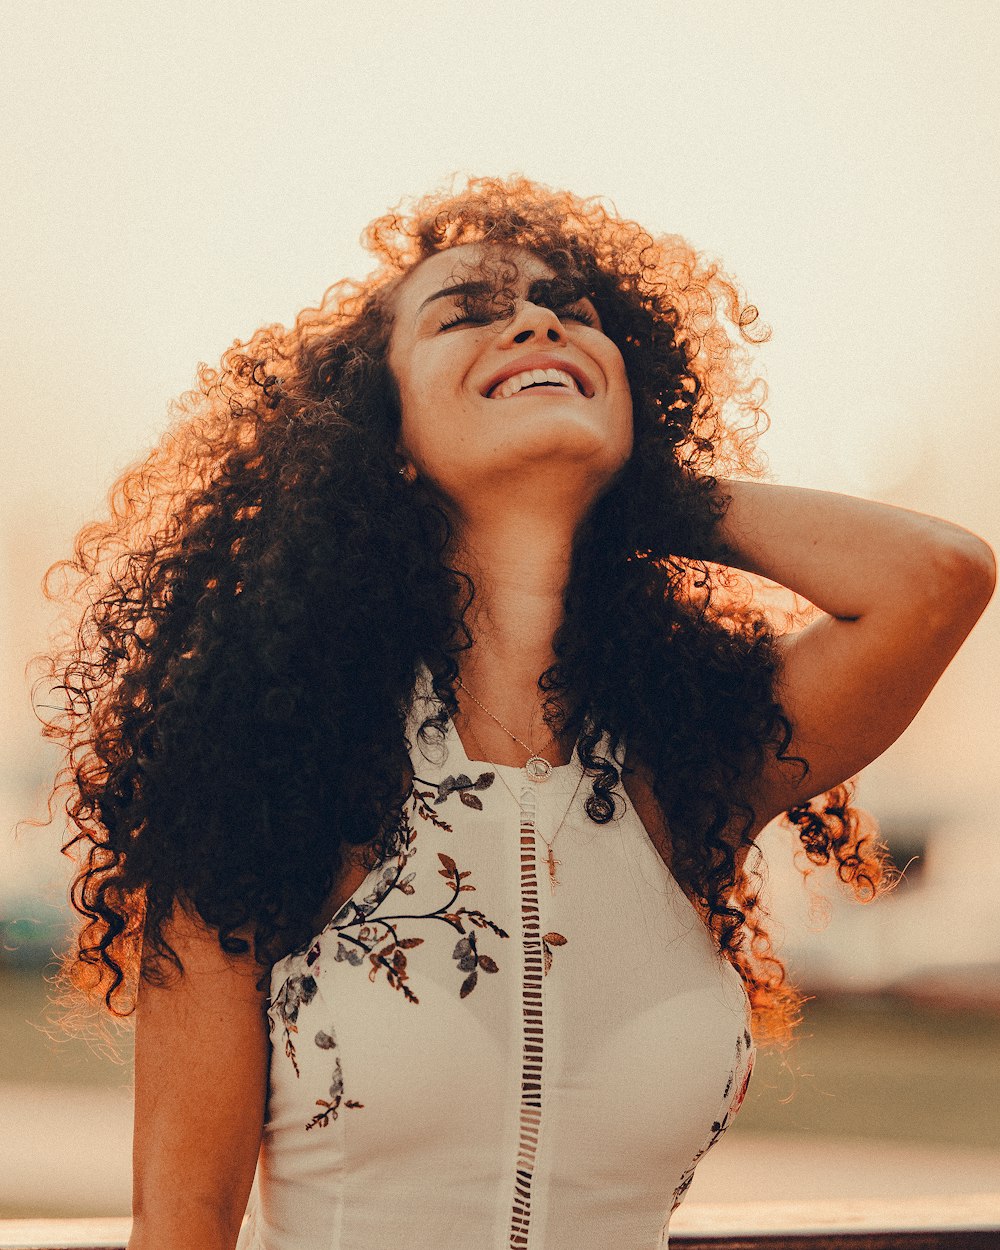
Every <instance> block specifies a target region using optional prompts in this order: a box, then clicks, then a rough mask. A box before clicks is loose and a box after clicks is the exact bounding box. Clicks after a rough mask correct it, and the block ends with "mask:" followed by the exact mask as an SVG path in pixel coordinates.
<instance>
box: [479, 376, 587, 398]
mask: <svg viewBox="0 0 1000 1250" xmlns="http://www.w3.org/2000/svg"><path fill="white" fill-rule="evenodd" d="M542 382H554V383H556V384H557V385H559V386H565V387H566V388H567V390H571V391H574V390H576V389H577V386H576V382H575V381H574V380H573V377H572V375H571V374H569V373H566V372H565V371H564V370H562V369H528V370H525V372H524V373H516V374H515V375H514V376H513V377H512V378H507V379H506V381H505V382H503V383H501V385H500V386H498V387H497V388H496V390H495V391H494V392H493V394H492V395H491V396H490V398H491V399H509V398H510V396H511V395H516V394H517V392H518V391H521V390H524V388H525V387H526V386H533V385H538V384H539V383H542Z"/></svg>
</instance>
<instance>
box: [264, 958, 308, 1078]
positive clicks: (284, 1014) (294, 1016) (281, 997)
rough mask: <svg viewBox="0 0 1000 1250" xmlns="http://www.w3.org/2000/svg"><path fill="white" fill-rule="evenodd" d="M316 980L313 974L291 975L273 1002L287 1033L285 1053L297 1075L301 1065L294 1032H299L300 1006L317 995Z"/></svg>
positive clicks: (270, 1023)
mask: <svg viewBox="0 0 1000 1250" xmlns="http://www.w3.org/2000/svg"><path fill="white" fill-rule="evenodd" d="M316 988H317V986H316V980H315V978H314V977H311V976H291V977H289V978H288V980H287V981H286V982H285V983H284V985H283V986H282V987H281V989H280V990H279V991H278V993H277V996H276V997H275V999H274V1002H273V1003H272V1004H271V1006H272V1008H273V1010H274V1011H276V1012H277V1013H278V1015H279V1017H280V1018H281V1023H282V1027H283V1029H284V1033H285V1054H286V1055H287V1056H288V1058H289V1059H291V1061H292V1067H293V1068H294V1070H295V1075H296V1076H298V1075H299V1065H298V1063H297V1061H296V1058H295V1043H294V1042H293V1041H292V1034H293V1033H298V1031H299V1026H298V1019H299V1008H300V1007H301V1006H303V1005H307V1004H309V1003H311V1002H312V1000H313V999H314V998H315V997H316ZM272 1024H273V1019H272V1017H270V1016H269V1017H268V1032H271V1027H272Z"/></svg>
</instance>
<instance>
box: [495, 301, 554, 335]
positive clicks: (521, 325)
mask: <svg viewBox="0 0 1000 1250" xmlns="http://www.w3.org/2000/svg"><path fill="white" fill-rule="evenodd" d="M504 337H506V338H509V339H510V341H511V342H512V343H528V342H530V341H531V340H532V339H544V340H545V341H546V342H549V343H565V342H566V336H565V334H564V332H563V327H562V322H561V321H560V320H559V318H558V317H557V316H556V314H555V313H554V312H553V311H552V309H551V308H546V307H545V306H544V305H542V304H531V303H529V302H528V301H527V300H523V301H522V302H521V303H520V304H519V305H518V308H517V312H516V313H515V314H514V316H513V318H512V319H511V321H510V322H509V323H508V325H507V326H506V327H505V328H504Z"/></svg>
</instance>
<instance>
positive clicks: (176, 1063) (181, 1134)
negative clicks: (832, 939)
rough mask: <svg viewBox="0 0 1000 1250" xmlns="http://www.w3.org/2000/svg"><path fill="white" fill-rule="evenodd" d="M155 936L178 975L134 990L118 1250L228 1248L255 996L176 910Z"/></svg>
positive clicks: (257, 1090)
mask: <svg viewBox="0 0 1000 1250" xmlns="http://www.w3.org/2000/svg"><path fill="white" fill-rule="evenodd" d="M165 936H166V938H167V940H168V941H169V942H170V945H171V946H172V947H173V948H174V950H175V951H176V952H177V954H178V955H179V956H180V958H181V961H182V962H183V964H184V969H185V971H184V976H183V977H182V978H180V979H179V980H177V981H176V982H175V983H174V984H172V985H169V986H165V987H164V988H162V989H160V988H156V987H154V986H151V985H149V984H147V983H145V982H143V984H142V985H141V986H140V991H139V1000H138V1004H137V1007H136V1035H135V1136H134V1145H133V1189H132V1213H133V1222H132V1236H131V1238H130V1240H129V1243H128V1250H178V1247H181V1246H189V1247H194V1246H197V1247H198V1250H233V1247H234V1246H235V1245H236V1239H237V1237H238V1235H239V1229H240V1222H241V1220H242V1217H243V1214H244V1211H245V1209H246V1204H247V1199H248V1197H249V1194H250V1187H251V1184H252V1182H253V1174H254V1168H255V1166H256V1162H257V1153H258V1150H259V1148H260V1139H261V1133H262V1131H263V1124H264V1107H265V1101H266V1096H267V1067H268V1056H269V1053H270V1052H269V1042H268V1033H267V1019H266V1016H265V1014H264V1009H265V998H266V991H265V990H258V989H257V988H256V983H257V980H258V978H259V977H260V975H261V969H260V968H259V967H258V966H257V965H256V963H255V962H254V960H253V959H252V957H251V956H250V955H246V956H233V955H227V954H226V953H225V952H224V951H223V950H222V949H221V947H220V946H219V942H218V937H217V935H216V934H215V933H214V932H212V931H210V930H208V929H206V928H205V927H204V926H203V925H202V924H201V922H200V921H199V920H196V919H192V918H191V917H190V916H189V915H188V914H187V913H186V912H184V911H182V910H181V909H179V908H178V909H176V910H175V916H174V920H173V922H172V923H171V926H170V927H169V928H168V929H166V930H165ZM265 981H266V978H265Z"/></svg>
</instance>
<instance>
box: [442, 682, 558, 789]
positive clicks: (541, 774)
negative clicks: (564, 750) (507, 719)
mask: <svg viewBox="0 0 1000 1250" xmlns="http://www.w3.org/2000/svg"><path fill="white" fill-rule="evenodd" d="M458 684H459V685H460V686H461V687H462V689H463V690H464V691H465V693H466V694H467V695H468V696H469V698H470V699H471V700H472V702H473V703H476V704H478V705H479V707H481V708H482V709H483V711H484V712H485V713H486V715H487V716H488V717H489V718H490V720H492V721H496V723H497V724H498V725H499V726H500V728H501V729H502V730H503V731H504V733H505V734H510V736H511V737H512V738H513V739H514V741H515V742H517V743H519V744H520V745H521V746H523V747H524V749H525V750H526V751H527V752H528V755H529V756H530V758H529V760H528V762H527V763H526V764H525V766H524V771H525V772H526V773H527V774H528V777H529V778H530V780H532V781H548V779H549V776H550V774H551V772H552V765H551V764H550V763H549V761H548V760H547V759H543V758H542V756H540V755H536V754H535V748H534V747H533V746H530V745H529V744H528V743H527V742H525V741H524V740H523V739H522V738H519V737H518V736H517V734H516V733H512V732H511V731H510V730H509V729H508V728H507V726H506V725H505V724H504V723H503V721H502V720H500V719H499V718H498V717H496V716H494V715H493V713H492V712H491V711H490V709H489V708H488V707H486V706H485V705H484V704H482V703H480V702H479V700H478V699H477V698H476V696H475V695H474V694H473V693H472V691H471V690H470V689H469V687H468V686H467V685H465V683H464V682H463V681H462V679H461V677H459V679H458ZM470 732H471V730H470ZM553 741H555V739H553ZM478 749H479V750H480V751H482V747H479V748H478ZM493 767H494V768H496V765H495V764H494V765H493Z"/></svg>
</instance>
